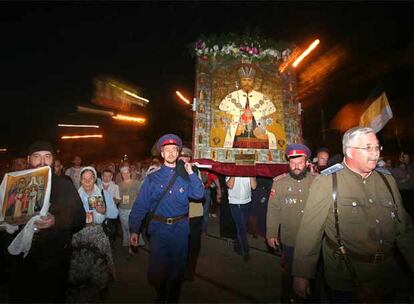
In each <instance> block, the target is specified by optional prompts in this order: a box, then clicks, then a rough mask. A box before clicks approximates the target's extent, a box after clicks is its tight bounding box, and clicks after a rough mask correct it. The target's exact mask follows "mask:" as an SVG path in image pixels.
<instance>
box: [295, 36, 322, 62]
mask: <svg viewBox="0 0 414 304" xmlns="http://www.w3.org/2000/svg"><path fill="white" fill-rule="evenodd" d="M319 43H320V40H319V39H316V40H315V41H314V42H312V44H311V45H310V46H309V47H308V48H307V49H306V50H305V51H304V52H303V53H302V54H300V56H299V57H298V58H297V59H296V60H295V62H294V63H293V64H292V66H293V67H294V68H296V67H297V66H298V64H299V63H300V62H301V61H302V60H303V58H305V57H306V56H308V55H309V53H310V52H312V50H313V49H314V48H316V46H317V45H318V44H319Z"/></svg>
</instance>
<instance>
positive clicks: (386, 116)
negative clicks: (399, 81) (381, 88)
mask: <svg viewBox="0 0 414 304" xmlns="http://www.w3.org/2000/svg"><path fill="white" fill-rule="evenodd" d="M391 118H392V111H391V107H390V104H389V103H388V98H387V95H386V94H385V92H383V93H382V94H381V96H380V97H378V98H377V99H376V100H374V102H373V103H372V104H371V105H370V106H369V107H368V109H366V110H365V112H364V113H363V114H362V115H361V118H360V120H359V125H360V126H361V127H370V128H372V129H374V131H375V133H378V132H379V131H380V130H381V129H382V128H384V126H385V125H386V124H387V122H388V121H389V120H390V119H391Z"/></svg>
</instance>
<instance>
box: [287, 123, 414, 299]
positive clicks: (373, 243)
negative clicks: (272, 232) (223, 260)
mask: <svg viewBox="0 0 414 304" xmlns="http://www.w3.org/2000/svg"><path fill="white" fill-rule="evenodd" d="M342 146H343V153H344V155H345V158H344V160H343V162H342V166H340V165H339V166H338V165H336V166H337V167H339V169H337V170H336V171H335V170H333V167H331V169H332V170H330V171H331V173H325V174H326V175H324V174H321V175H319V176H318V177H316V178H315V180H314V181H313V182H312V184H311V187H310V190H309V198H308V201H307V203H306V207H305V210H304V215H303V218H302V222H301V224H300V226H299V230H298V234H297V237H296V242H295V254H294V259H293V266H292V274H293V276H294V277H295V278H294V282H293V288H294V289H295V292H296V293H297V294H298V295H299V296H300V297H302V298H307V297H309V295H310V294H311V292H312V290H310V288H309V279H312V278H314V276H315V269H316V266H317V261H318V258H319V253H320V249H321V246H322V254H323V259H324V276H325V282H326V283H327V284H328V286H329V288H330V296H331V300H332V302H335V303H350V302H372V301H375V302H388V301H392V300H393V299H394V296H395V291H396V288H401V287H402V282H403V281H404V274H403V272H402V270H401V267H400V265H399V264H398V259H397V256H396V255H395V252H396V250H395V249H397V248H396V244H398V249H400V252H401V253H402V254H403V255H404V258H405V259H406V262H407V263H408V265H409V266H410V267H411V270H413V268H414V259H413V257H414V248H413V247H414V246H413V226H412V223H411V220H410V218H409V217H408V215H407V213H406V211H405V210H404V208H403V206H402V204H401V196H400V193H399V192H398V187H397V184H396V182H395V180H394V178H393V177H392V176H391V175H390V174H385V173H381V172H379V171H376V170H375V169H376V165H377V161H378V159H379V155H380V151H381V150H382V147H381V146H380V145H379V142H378V139H377V137H376V135H375V133H374V131H373V129H371V128H363V127H355V128H352V129H350V130H348V131H347V132H346V133H345V134H344V137H343V140H342ZM332 172H333V173H332Z"/></svg>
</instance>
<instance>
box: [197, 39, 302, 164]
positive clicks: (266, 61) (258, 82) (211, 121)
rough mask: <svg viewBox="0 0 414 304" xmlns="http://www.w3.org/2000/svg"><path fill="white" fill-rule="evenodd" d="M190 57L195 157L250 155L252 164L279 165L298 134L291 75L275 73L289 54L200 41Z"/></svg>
mask: <svg viewBox="0 0 414 304" xmlns="http://www.w3.org/2000/svg"><path fill="white" fill-rule="evenodd" d="M236 38H237V37H236ZM238 38H240V39H239V42H240V41H244V40H243V39H250V38H249V37H238ZM242 43H244V42H242ZM210 44H212V43H211V42H210ZM253 44H257V45H258V44H259V42H258V41H252V42H251V44H249V45H250V46H251V45H253ZM262 45H263V44H262ZM195 54H196V56H197V66H196V86H195V96H196V98H195V102H196V107H195V108H196V111H195V116H194V133H193V148H194V157H195V158H196V159H211V160H213V161H216V162H220V163H234V162H235V159H236V158H237V157H238V156H243V155H244V156H246V155H249V156H252V157H253V158H254V160H255V163H257V164H277V163H284V162H285V157H284V153H285V149H286V146H287V144H289V143H294V142H301V136H302V134H301V126H300V113H299V111H298V110H299V109H298V101H297V96H296V76H295V73H294V72H293V71H292V70H290V69H286V70H282V69H280V66H281V65H282V64H283V62H284V61H283V60H284V58H285V59H286V58H287V57H288V56H289V52H288V50H285V51H284V52H279V51H276V50H274V49H272V48H270V47H269V48H264V47H262V48H261V49H259V48H256V47H248V46H245V44H243V45H241V46H240V47H238V46H237V44H236V43H235V42H228V43H227V44H226V42H222V44H221V45H214V46H210V47H209V45H208V43H206V42H205V41H201V40H200V41H198V42H197V43H196V44H195ZM283 54H284V55H283Z"/></svg>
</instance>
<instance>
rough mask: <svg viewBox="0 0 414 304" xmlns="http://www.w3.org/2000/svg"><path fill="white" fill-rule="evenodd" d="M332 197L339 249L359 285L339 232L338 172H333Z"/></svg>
mask: <svg viewBox="0 0 414 304" xmlns="http://www.w3.org/2000/svg"><path fill="white" fill-rule="evenodd" d="M332 199H333V204H334V215H335V229H336V241H337V243H338V250H339V253H340V254H341V255H342V257H343V259H344V262H345V266H346V268H347V269H348V271H349V274H350V275H351V278H352V282H353V283H354V285H355V286H359V285H360V283H359V280H358V277H357V274H356V272H355V268H354V265H353V264H352V261H351V259H350V258H349V256H348V255H347V253H346V248H345V246H344V243H343V242H342V239H341V235H340V233H339V216H338V178H337V176H336V172H333V173H332Z"/></svg>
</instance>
